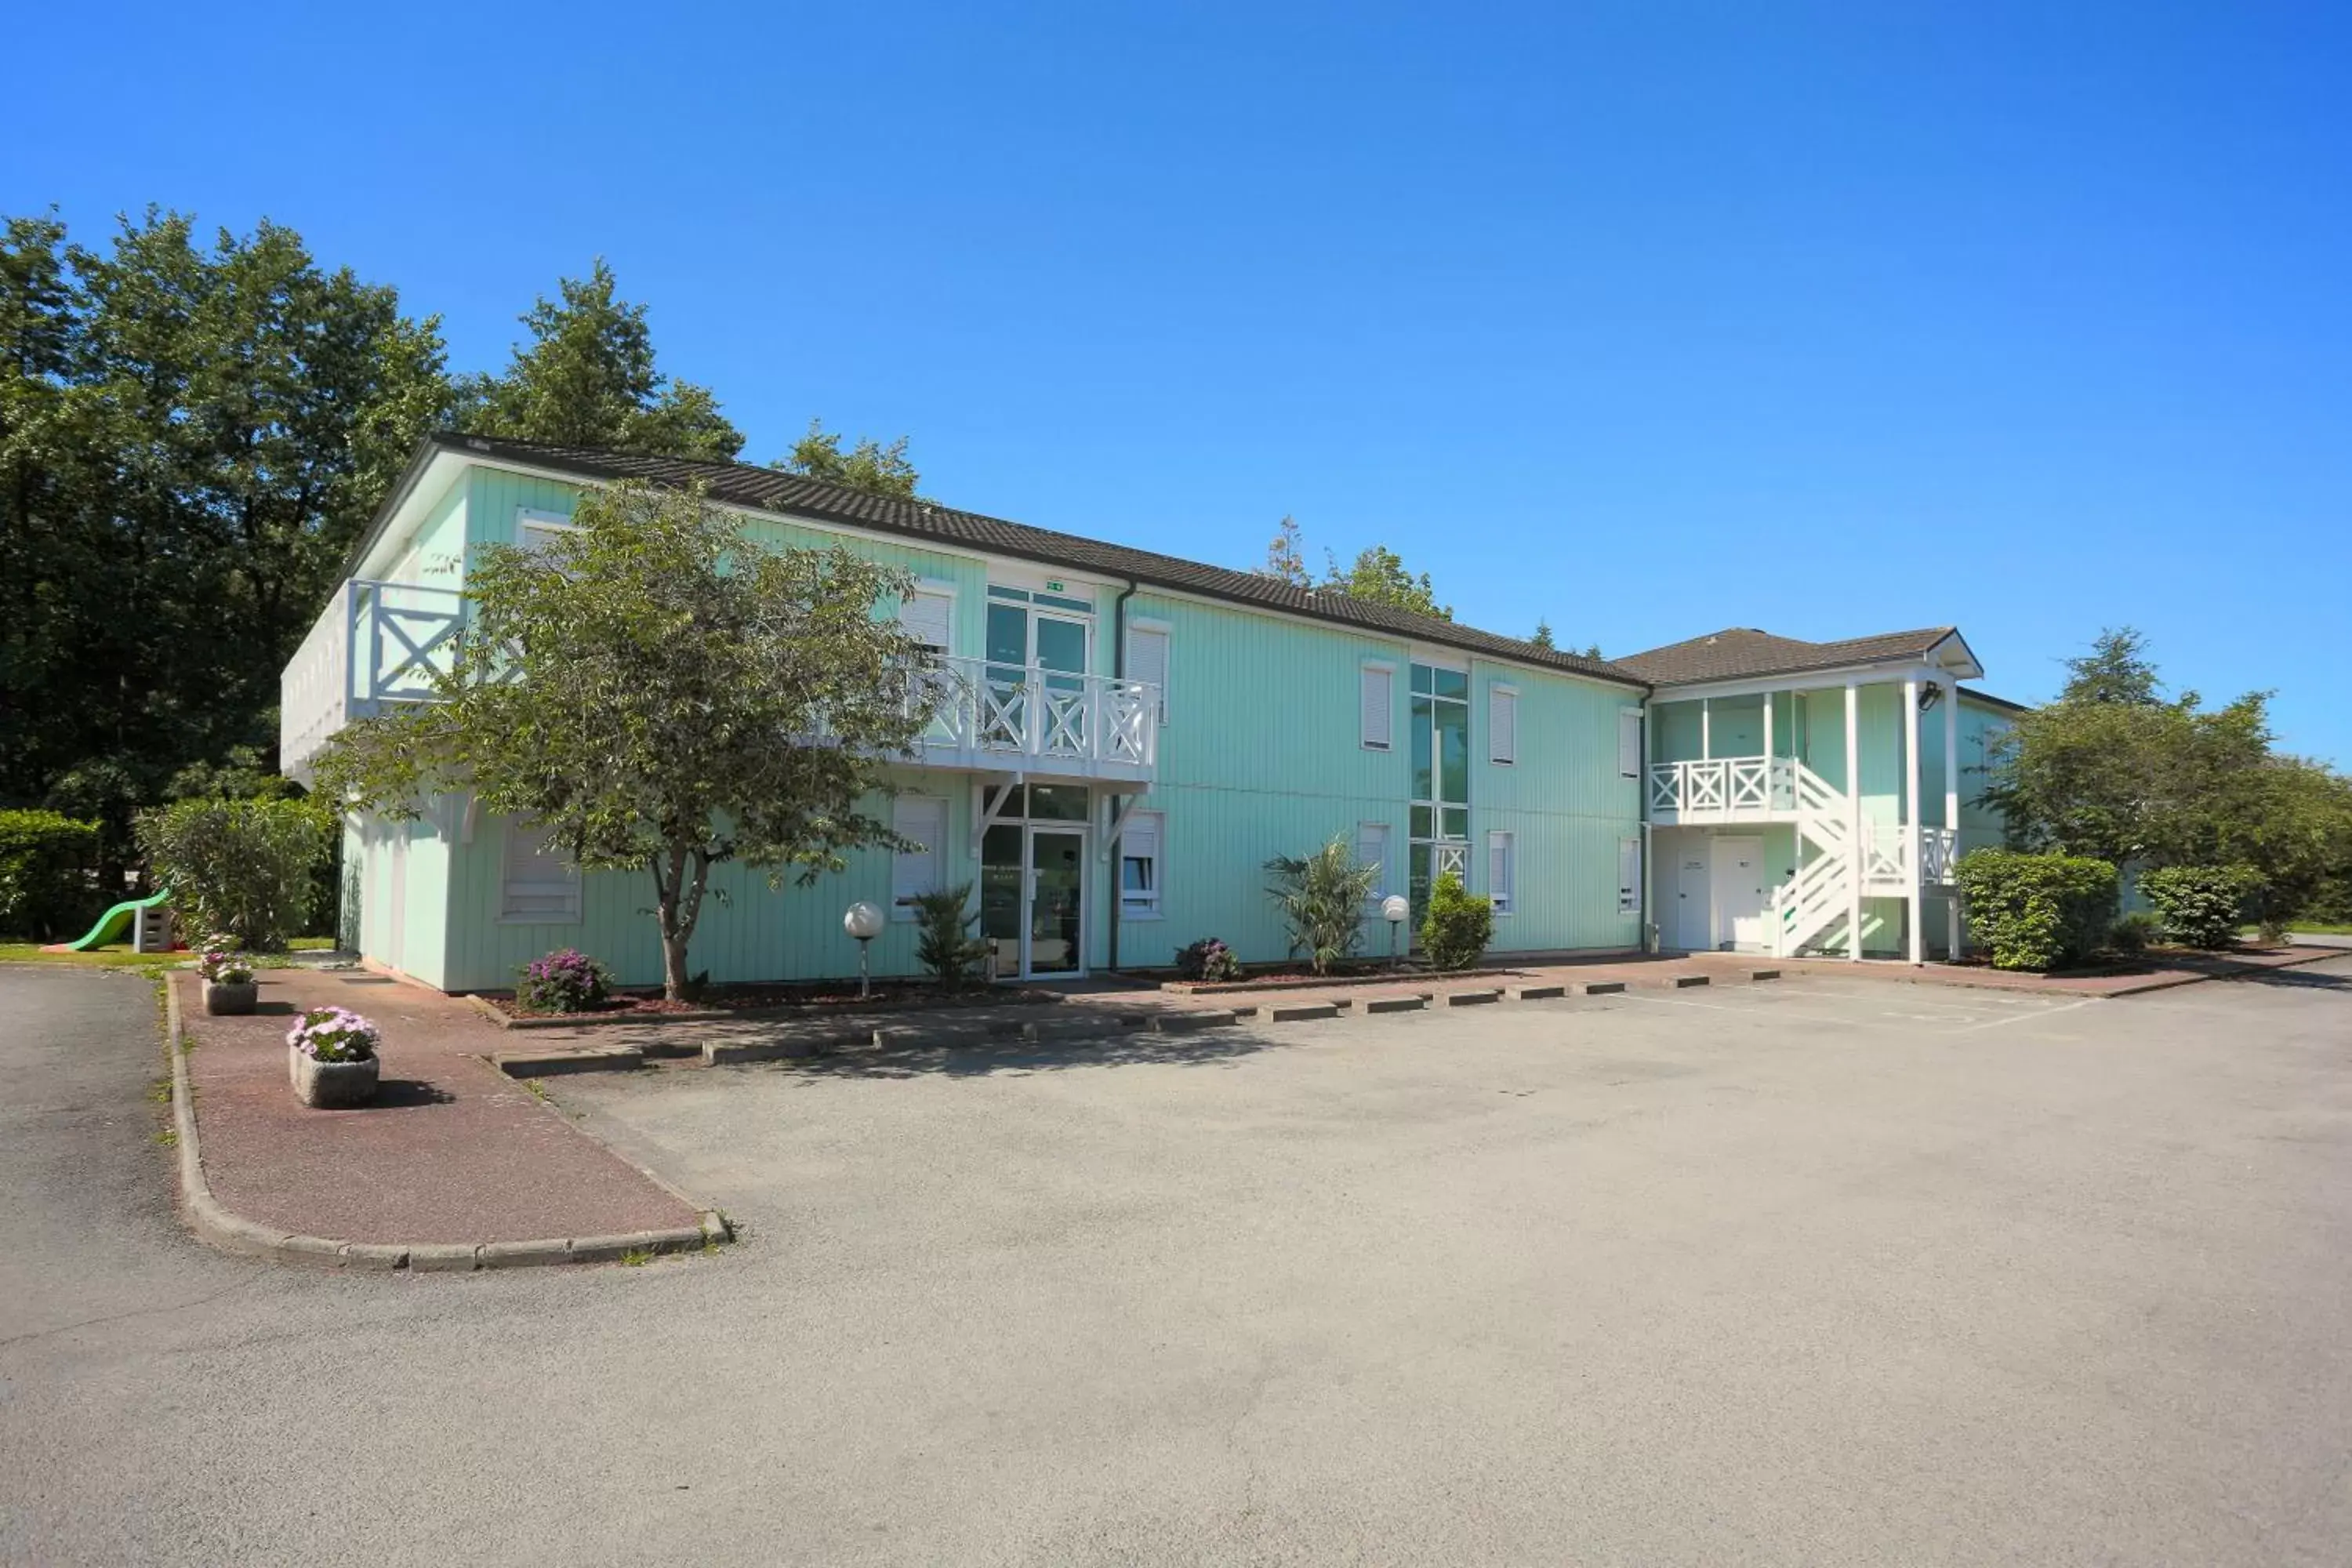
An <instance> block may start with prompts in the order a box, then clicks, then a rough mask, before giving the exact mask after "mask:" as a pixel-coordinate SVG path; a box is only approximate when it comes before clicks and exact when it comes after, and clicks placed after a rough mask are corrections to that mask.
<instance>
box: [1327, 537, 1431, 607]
mask: <svg viewBox="0 0 2352 1568" xmlns="http://www.w3.org/2000/svg"><path fill="white" fill-rule="evenodd" d="M1324 561H1325V563H1326V567H1325V572H1324V576H1323V587H1324V589H1325V591H1327V592H1331V593H1340V594H1345V595H1348V596H1349V598H1351V599H1364V600H1368V601H1370V603H1373V604H1376V605H1390V606H1391V607H1392V608H1395V609H1400V610H1411V611H1412V612H1413V613H1414V614H1416V615H1423V616H1435V617H1436V618H1437V619H1439V620H1441V621H1450V620H1452V619H1453V618H1454V606H1453V605H1441V604H1439V603H1438V602H1437V595H1436V591H1435V590H1434V589H1433V588H1432V587H1431V586H1430V583H1429V574H1428V573H1426V572H1423V573H1422V574H1420V575H1419V576H1417V577H1416V576H1414V575H1413V574H1412V573H1410V572H1408V571H1406V570H1405V564H1404V559H1403V557H1402V556H1400V555H1399V554H1397V552H1395V551H1393V550H1391V549H1390V548H1389V547H1388V546H1387V545H1385V544H1375V545H1371V546H1370V547H1369V548H1367V549H1365V550H1363V551H1361V552H1359V553H1358V555H1357V556H1356V559H1355V560H1354V561H1353V562H1351V563H1349V564H1348V565H1347V566H1346V567H1345V568H1342V567H1341V566H1340V564H1339V558H1338V557H1337V556H1335V555H1333V554H1331V552H1328V551H1325V552H1324Z"/></svg>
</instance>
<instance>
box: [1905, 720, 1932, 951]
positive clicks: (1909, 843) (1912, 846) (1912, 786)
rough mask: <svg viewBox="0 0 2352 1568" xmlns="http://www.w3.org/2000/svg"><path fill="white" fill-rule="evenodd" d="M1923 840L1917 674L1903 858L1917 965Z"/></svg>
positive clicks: (1923, 946)
mask: <svg viewBox="0 0 2352 1568" xmlns="http://www.w3.org/2000/svg"><path fill="white" fill-rule="evenodd" d="M1919 840H1920V833H1919V678H1918V677H1917V676H1916V675H1915V676H1913V677H1912V678H1911V679H1908V680H1906V681H1905V682H1904V683H1903V857H1904V861H1905V863H1906V866H1907V867H1908V870H1907V871H1906V873H1905V875H1904V882H1905V883H1906V885H1907V887H1908V889H1909V891H1908V892H1907V893H1906V895H1905V898H1906V907H1905V916H1904V930H1905V933H1906V936H1907V937H1908V938H1909V948H1910V957H1911V962H1912V963H1926V962H1927V933H1926V932H1925V931H1921V930H1920V929H1919V922H1920V920H1921V918H1922V916H1923V912H1924V910H1925V909H1926V905H1925V903H1924V902H1923V901H1922V900H1921V899H1920V896H1919V887H1920V879H1921V878H1922V877H1923V876H1924V875H1925V873H1926V869H1927V868H1926V866H1925V864H1924V862H1923V861H1922V860H1921V858H1920V853H1919Z"/></svg>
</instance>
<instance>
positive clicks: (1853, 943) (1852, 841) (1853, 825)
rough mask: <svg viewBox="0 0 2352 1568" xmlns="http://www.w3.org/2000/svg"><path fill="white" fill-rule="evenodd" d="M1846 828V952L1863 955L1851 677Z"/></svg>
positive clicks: (1858, 731)
mask: <svg viewBox="0 0 2352 1568" xmlns="http://www.w3.org/2000/svg"><path fill="white" fill-rule="evenodd" d="M1845 805H1846V812H1845V831H1846V884H1845V890H1846V924H1845V955H1846V957H1847V958H1848V959H1849V960H1853V961H1855V962H1859V961H1860V960H1861V958H1862V868H1863V861H1864V853H1863V847H1862V694H1861V689H1860V688H1859V687H1857V686H1856V685H1855V683H1854V682H1853V681H1852V680H1848V681H1847V682H1846V683H1845Z"/></svg>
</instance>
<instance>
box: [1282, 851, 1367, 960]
mask: <svg viewBox="0 0 2352 1568" xmlns="http://www.w3.org/2000/svg"><path fill="white" fill-rule="evenodd" d="M1265 869H1266V871H1267V873H1268V874H1269V875H1271V876H1272V877H1273V878H1274V886H1272V887H1270V888H1268V889H1266V890H1265V895H1266V897H1267V898H1269V899H1272V900H1274V903H1275V907H1276V909H1278V910H1281V911H1282V920H1283V924H1284V926H1285V927H1286V933H1285V934H1286V935H1287V936H1288V938H1289V940H1290V951H1291V953H1292V955H1293V956H1296V955H1297V954H1298V953H1301V952H1304V953H1305V954H1307V962H1308V963H1310V964H1312V965H1313V966H1314V969H1315V973H1318V974H1321V973H1324V972H1325V971H1326V970H1328V969H1329V968H1330V967H1331V965H1333V964H1334V963H1339V962H1340V961H1341V960H1343V959H1345V958H1347V957H1348V956H1349V954H1350V953H1352V952H1355V951H1356V944H1357V943H1358V942H1362V941H1363V940H1364V900H1365V899H1366V898H1368V897H1370V894H1371V890H1372V884H1373V883H1374V882H1376V881H1378V880H1379V879H1380V875H1381V868H1379V867H1378V866H1366V865H1363V864H1360V862H1359V861H1358V860H1357V859H1356V852H1355V850H1354V848H1353V847H1350V846H1349V843H1348V836H1347V835H1346V834H1344V833H1343V834H1340V835H1339V837H1336V838H1334V839H1332V840H1331V842H1330V843H1328V844H1326V845H1325V846H1323V847H1322V848H1320V849H1318V850H1317V851H1316V852H1315V853H1314V854H1312V855H1310V856H1308V857H1307V858H1306V859H1304V860H1294V859H1292V858H1290V857H1289V856H1286V855H1277V856H1276V857H1275V858H1273V859H1271V860H1268V861H1267V862H1266V863H1265Z"/></svg>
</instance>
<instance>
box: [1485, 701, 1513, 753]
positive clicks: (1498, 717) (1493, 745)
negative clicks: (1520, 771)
mask: <svg viewBox="0 0 2352 1568" xmlns="http://www.w3.org/2000/svg"><path fill="white" fill-rule="evenodd" d="M1486 759H1487V760H1488V761H1489V762H1496V763H1503V764H1504V765H1505V766H1508V765H1510V764H1511V763H1516V762H1517V761H1518V760H1519V691H1518V688H1517V687H1516V686H1490V687H1488V688H1487V689H1486Z"/></svg>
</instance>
